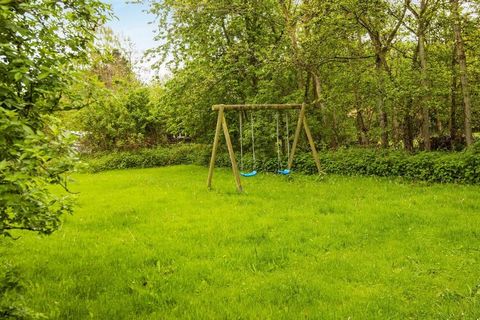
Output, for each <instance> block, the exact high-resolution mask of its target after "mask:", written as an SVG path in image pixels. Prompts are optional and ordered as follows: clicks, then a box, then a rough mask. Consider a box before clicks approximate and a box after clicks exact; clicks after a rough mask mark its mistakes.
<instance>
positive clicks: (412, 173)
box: [84, 143, 480, 184]
mask: <svg viewBox="0 0 480 320" xmlns="http://www.w3.org/2000/svg"><path fill="white" fill-rule="evenodd" d="M210 152H211V150H210V147H209V146H207V145H200V144H179V145H173V146H169V147H161V148H156V149H144V150H139V151H135V152H118V153H109V154H98V155H95V156H93V155H90V156H86V157H85V158H84V159H85V160H86V162H87V163H88V164H89V166H88V169H87V170H88V171H90V172H100V171H105V170H114V169H128V168H151V167H160V166H168V165H179V164H196V165H204V166H205V165H208V163H209V160H210ZM319 155H320V162H321V165H322V169H323V171H324V172H325V173H327V174H342V175H365V176H380V177H403V178H406V179H410V180H420V181H428V182H441V183H465V184H479V183H480V144H478V143H477V144H476V145H474V146H473V147H472V148H470V149H469V150H467V151H464V152H456V153H447V152H428V153H427V152H420V153H416V154H408V153H405V152H402V151H393V150H378V149H344V150H338V151H320V153H319ZM244 162H245V163H244V167H245V168H252V163H251V159H245V160H244ZM216 165H217V166H220V167H225V166H229V165H230V162H229V159H228V154H227V153H226V152H225V151H222V152H220V153H219V155H218V158H217V162H216ZM283 165H284V164H283ZM277 167H278V163H277V160H276V159H271V158H264V159H258V160H257V163H256V169H257V170H260V171H275V170H276V169H277ZM294 170H295V171H296V172H301V173H306V174H312V173H314V172H315V171H316V168H315V164H314V162H313V160H312V157H311V154H310V153H309V152H306V151H301V152H299V153H298V155H297V156H296V157H295V161H294Z"/></svg>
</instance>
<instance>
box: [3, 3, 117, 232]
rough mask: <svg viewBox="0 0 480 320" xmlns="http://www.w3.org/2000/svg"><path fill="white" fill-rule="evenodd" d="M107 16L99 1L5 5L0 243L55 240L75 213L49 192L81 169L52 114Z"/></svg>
mask: <svg viewBox="0 0 480 320" xmlns="http://www.w3.org/2000/svg"><path fill="white" fill-rule="evenodd" d="M107 10H108V7H107V6H106V5H105V4H103V3H102V2H100V1H97V0H85V1H68V0H60V1H51V0H40V1H33V2H32V1H13V0H5V1H1V2H0V43H1V47H0V50H1V51H0V235H9V234H10V231H11V230H30V231H35V232H38V233H41V234H49V233H51V232H53V231H54V230H55V229H57V228H58V226H59V223H60V220H59V217H60V216H61V215H62V214H64V213H70V212H72V205H71V202H70V200H69V198H68V197H66V196H63V195H62V196H59V195H57V194H55V193H53V192H52V191H51V190H50V188H49V185H51V184H55V185H60V186H63V187H64V188H65V189H67V185H66V179H67V178H66V174H67V173H68V172H69V171H70V170H72V169H73V168H74V164H75V162H76V161H75V153H74V151H73V149H72V148H71V138H70V137H69V136H68V134H67V133H65V131H63V130H62V129H61V127H60V125H59V123H58V121H57V120H56V118H55V117H54V113H55V112H57V111H59V110H61V109H62V108H63V107H65V106H64V105H63V104H62V101H63V100H64V95H65V92H66V88H67V86H68V85H69V84H70V83H71V82H72V81H73V79H74V77H75V70H76V69H79V68H81V67H82V65H85V64H86V63H88V61H86V59H87V57H88V51H89V49H90V48H91V45H92V42H93V38H94V31H95V30H96V29H97V28H98V27H99V26H100V25H102V24H103V23H104V22H105V20H106V12H107ZM67 107H68V106H67Z"/></svg>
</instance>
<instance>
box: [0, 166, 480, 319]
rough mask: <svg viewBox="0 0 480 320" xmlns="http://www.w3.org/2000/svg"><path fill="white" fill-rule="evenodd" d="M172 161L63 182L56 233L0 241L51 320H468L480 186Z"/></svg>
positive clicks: (478, 242)
mask: <svg viewBox="0 0 480 320" xmlns="http://www.w3.org/2000/svg"><path fill="white" fill-rule="evenodd" d="M206 173H207V172H206V169H204V168H201V167H195V166H177V167H167V168H159V169H143V170H128V171H110V172H104V173H100V174H83V175H78V176H77V177H76V180H77V182H76V183H75V185H74V188H73V189H76V190H78V191H80V192H81V194H80V196H79V200H78V202H79V208H78V210H77V212H76V214H75V215H73V216H68V217H65V219H64V220H65V223H64V227H63V228H62V230H60V231H58V232H56V233H55V234H53V235H52V236H49V237H45V238H39V237H38V236H35V235H28V234H24V235H22V237H21V238H20V239H19V240H17V241H15V242H14V243H5V241H4V245H2V246H0V255H1V256H2V260H4V261H5V262H9V263H14V264H15V265H16V266H18V268H20V270H21V272H22V273H23V275H24V278H25V279H26V280H27V291H26V294H25V301H26V303H27V304H28V305H29V306H30V307H32V308H33V309H35V310H37V311H41V312H43V313H45V314H46V315H48V316H50V317H51V318H53V319H87V318H93V319H178V318H183V319H212V318H220V319H298V318H307V319H407V318H412V319H478V318H480V271H479V270H480V269H479V263H480V198H479V191H480V187H476V186H457V185H427V184H412V183H403V182H401V181H399V180H395V181H392V180H386V179H378V178H364V177H353V178H352V177H339V176H329V177H327V178H325V179H323V180H319V179H318V178H315V177H306V176H294V177H293V178H291V179H289V178H286V177H279V176H274V175H263V174H262V175H260V176H257V177H255V178H253V179H249V180H244V183H245V190H246V192H245V193H244V194H237V193H235V191H234V190H235V187H234V181H233V177H232V176H231V173H230V171H228V170H218V171H216V172H215V177H214V185H215V187H216V189H215V190H214V191H207V190H206V189H205V178H206Z"/></svg>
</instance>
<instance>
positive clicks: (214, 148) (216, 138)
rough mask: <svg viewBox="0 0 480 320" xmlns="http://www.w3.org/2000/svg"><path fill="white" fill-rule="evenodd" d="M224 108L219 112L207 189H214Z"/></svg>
mask: <svg viewBox="0 0 480 320" xmlns="http://www.w3.org/2000/svg"><path fill="white" fill-rule="evenodd" d="M223 112H224V111H223V108H221V109H220V110H219V111H218V117H217V127H216V129H215V138H214V139H213V149H212V157H211V158H210V167H209V168H208V179H207V187H208V188H209V189H211V188H212V178H213V168H214V167H215V160H217V150H218V142H219V140H220V130H221V129H222V119H223Z"/></svg>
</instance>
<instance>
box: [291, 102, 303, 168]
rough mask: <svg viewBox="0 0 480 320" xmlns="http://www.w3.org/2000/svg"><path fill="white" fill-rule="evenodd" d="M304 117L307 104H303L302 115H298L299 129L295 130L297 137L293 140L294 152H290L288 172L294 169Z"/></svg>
mask: <svg viewBox="0 0 480 320" xmlns="http://www.w3.org/2000/svg"><path fill="white" fill-rule="evenodd" d="M304 117H305V104H302V109H300V114H299V115H298V122H297V128H296V129H295V136H294V138H293V144H292V150H291V151H290V158H289V159H288V170H291V169H292V165H293V157H294V156H295V151H296V150H297V144H298V139H299V138H300V132H301V131H302V124H303V119H304Z"/></svg>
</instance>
